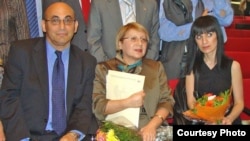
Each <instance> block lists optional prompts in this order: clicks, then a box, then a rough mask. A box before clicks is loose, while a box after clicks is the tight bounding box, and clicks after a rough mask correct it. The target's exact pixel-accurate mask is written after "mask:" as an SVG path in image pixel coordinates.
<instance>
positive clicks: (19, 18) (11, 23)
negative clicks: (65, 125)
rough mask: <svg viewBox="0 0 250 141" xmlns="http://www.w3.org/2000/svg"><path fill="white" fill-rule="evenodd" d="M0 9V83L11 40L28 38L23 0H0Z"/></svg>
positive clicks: (0, 130) (1, 133) (2, 135)
mask: <svg viewBox="0 0 250 141" xmlns="http://www.w3.org/2000/svg"><path fill="white" fill-rule="evenodd" d="M0 11H1V12H0V60H1V66H0V67H1V68H0V69H1V72H0V73H1V74H0V75H1V80H0V81H1V82H0V83H2V75H3V72H4V71H3V69H4V66H5V64H6V63H7V57H8V53H9V48H10V44H11V42H12V41H16V40H21V39H28V38H30V34H29V26H28V19H27V16H26V11H25V3H24V1H23V0H1V1H0ZM0 87H1V86H0ZM0 112H1V110H0ZM0 122H1V121H0ZM0 140H1V141H4V140H5V135H4V131H3V127H2V123H0Z"/></svg>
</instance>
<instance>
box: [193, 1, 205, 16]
mask: <svg viewBox="0 0 250 141" xmlns="http://www.w3.org/2000/svg"><path fill="white" fill-rule="evenodd" d="M203 11H204V4H203V2H202V0H198V3H197V5H196V8H195V19H197V18H198V17H200V16H201V15H202V13H203Z"/></svg>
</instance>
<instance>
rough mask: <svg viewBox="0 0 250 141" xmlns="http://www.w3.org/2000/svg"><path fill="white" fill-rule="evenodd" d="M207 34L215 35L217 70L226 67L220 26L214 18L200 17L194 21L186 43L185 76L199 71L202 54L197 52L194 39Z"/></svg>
mask: <svg viewBox="0 0 250 141" xmlns="http://www.w3.org/2000/svg"><path fill="white" fill-rule="evenodd" d="M208 32H215V33H216V35H217V49H216V60H217V65H218V66H219V69H221V68H224V67H226V64H227V63H226V58H227V57H226V56H225V55H224V38H223V33H222V30H221V26H220V24H219V22H218V21H217V19H216V18H215V17H214V16H210V15H208V16H201V17H199V18H197V19H196V20H195V21H194V23H193V25H192V27H191V32H190V37H189V40H188V43H187V49H188V52H187V72H186V73H187V74H190V73H191V71H192V70H194V71H196V70H197V71H199V69H200V66H201V64H202V62H203V56H204V53H202V52H201V51H200V50H199V48H198V46H197V43H196V41H195V37H196V36H197V35H200V34H203V33H208Z"/></svg>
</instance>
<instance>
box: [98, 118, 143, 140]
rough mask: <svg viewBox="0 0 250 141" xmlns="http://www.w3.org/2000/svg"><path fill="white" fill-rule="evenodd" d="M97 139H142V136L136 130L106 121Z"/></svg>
mask: <svg viewBox="0 0 250 141" xmlns="http://www.w3.org/2000/svg"><path fill="white" fill-rule="evenodd" d="M96 140H97V141H141V140H142V139H141V136H140V135H139V134H138V133H137V131H136V130H134V129H130V128H127V127H125V126H122V125H119V124H115V123H113V122H111V121H104V122H103V124H102V125H101V126H100V128H99V129H98V130H97V134H96Z"/></svg>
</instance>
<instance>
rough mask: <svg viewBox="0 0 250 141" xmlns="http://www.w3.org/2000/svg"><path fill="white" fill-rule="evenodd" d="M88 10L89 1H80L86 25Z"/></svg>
mask: <svg viewBox="0 0 250 141" xmlns="http://www.w3.org/2000/svg"><path fill="white" fill-rule="evenodd" d="M89 9H90V1H89V0H82V14H83V19H84V21H85V23H86V24H88V18H89Z"/></svg>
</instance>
